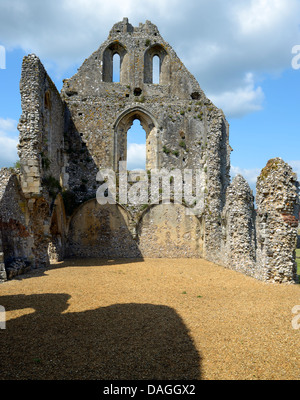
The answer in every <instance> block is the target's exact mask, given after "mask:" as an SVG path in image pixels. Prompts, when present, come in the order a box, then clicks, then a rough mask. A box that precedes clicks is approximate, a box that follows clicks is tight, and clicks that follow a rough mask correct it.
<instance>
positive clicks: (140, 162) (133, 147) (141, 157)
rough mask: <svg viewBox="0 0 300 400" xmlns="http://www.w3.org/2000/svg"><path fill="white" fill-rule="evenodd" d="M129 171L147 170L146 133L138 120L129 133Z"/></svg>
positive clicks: (134, 122) (135, 120) (134, 121)
mask: <svg viewBox="0 0 300 400" xmlns="http://www.w3.org/2000/svg"><path fill="white" fill-rule="evenodd" d="M127 169H128V170H129V171H132V170H134V169H140V170H145V169H146V132H145V130H144V128H143V127H142V125H141V122H140V121H139V120H138V119H137V118H136V119H134V120H133V123H132V125H131V127H130V128H129V129H128V132H127Z"/></svg>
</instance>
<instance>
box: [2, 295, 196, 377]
mask: <svg viewBox="0 0 300 400" xmlns="http://www.w3.org/2000/svg"><path fill="white" fill-rule="evenodd" d="M69 299H70V296H69V295H68V294H35V295H28V296H26V295H16V296H2V297H0V304H1V305H3V306H4V307H5V309H6V311H9V310H18V309H24V308H30V309H34V312H33V310H28V311H31V313H29V314H27V315H24V316H21V317H18V318H15V319H12V320H8V321H7V323H6V330H2V331H0V346H1V352H0V376H1V378H0V379H5V380H10V379H21V380H23V379H34V380H37V379H52V380H58V379H68V380H77V379H83V380H86V379H100V380H104V379H107V380H116V379H120V380H144V379H151V380H152V379H156V380H162V379H167V380H192V379H201V359H200V355H199V353H198V351H197V349H196V348H195V346H194V343H193V341H192V339H191V337H190V336H189V332H188V330H187V328H186V326H185V324H184V323H183V321H182V319H181V317H180V316H179V315H178V314H177V313H176V312H175V310H173V309H172V308H170V307H167V306H163V305H151V304H115V305H111V306H108V307H103V308H98V309H96V310H88V311H84V312H70V313H68V312H67V309H68V301H69Z"/></svg>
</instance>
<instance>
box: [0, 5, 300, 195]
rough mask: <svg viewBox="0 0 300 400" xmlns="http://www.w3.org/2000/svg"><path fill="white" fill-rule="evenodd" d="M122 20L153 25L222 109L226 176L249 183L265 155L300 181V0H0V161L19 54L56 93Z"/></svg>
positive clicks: (13, 132) (4, 161) (139, 146)
mask: <svg viewBox="0 0 300 400" xmlns="http://www.w3.org/2000/svg"><path fill="white" fill-rule="evenodd" d="M123 17H128V18H129V22H130V23H132V24H133V25H134V26H138V24H139V22H145V21H146V20H151V21H152V22H153V23H154V24H156V25H157V26H158V29H159V30H160V33H161V35H162V36H163V38H164V39H165V40H166V41H167V42H169V43H170V45H171V46H172V47H173V48H174V50H175V51H176V53H177V55H178V56H179V57H180V58H181V60H182V61H183V62H184V64H185V66H186V67H187V68H188V69H189V70H190V72H191V73H192V74H193V75H194V76H195V77H196V79H197V80H198V82H199V84H200V86H201V87H202V89H203V90H204V91H205V93H206V95H207V96H208V97H209V98H210V99H211V100H212V101H213V102H214V104H215V105H216V106H218V107H220V108H222V109H223V111H224V113H225V115H226V117H227V120H228V122H229V124H230V144H231V147H232V148H233V150H234V151H233V152H232V154H231V164H232V176H234V175H235V174H237V173H241V174H242V175H243V176H244V177H245V178H246V179H247V180H248V182H249V184H250V185H251V187H252V188H253V189H254V187H255V180H256V177H257V175H258V174H259V172H260V170H261V169H262V168H263V167H264V166H265V164H266V163H267V161H268V160H269V159H270V158H273V157H281V158H283V159H284V160H285V161H287V162H289V163H290V164H291V165H292V167H293V169H294V171H295V172H297V173H298V176H299V177H300V152H299V148H300V146H299V143H300V141H299V115H300V69H297V70H296V69H293V68H292V59H293V57H295V54H292V49H293V47H294V46H296V45H300V28H299V27H300V0H244V1H243V2H241V1H240V0H227V1H226V2H225V1H224V0H209V1H208V0H205V1H204V0H186V1H185V2H182V1H179V0H161V1H159V2H157V1H153V0H144V1H143V2H140V1H138V0H122V1H119V0H111V1H110V2H106V1H103V0H73V1H71V0H52V1H51V2H42V1H40V0H2V1H1V3H0V45H2V46H4V48H5V50H6V69H0V167H4V166H10V165H12V164H13V163H14V162H15V160H16V159H17V151H16V145H17V141H18V131H17V124H18V120H19V117H20V114H21V104H20V94H19V81H20V75H21V63H22V58H23V56H24V55H26V54H29V53H35V54H36V55H37V56H39V57H40V59H41V61H42V62H43V64H44V65H45V68H46V69H47V71H48V73H49V75H50V76H51V78H52V79H53V81H54V83H55V84H56V86H57V88H58V89H59V90H60V89H61V87H62V80H63V79H64V78H69V77H71V76H72V75H73V74H74V73H76V71H77V68H78V67H79V66H80V65H81V64H82V62H83V61H84V59H85V58H87V57H88V56H89V55H90V54H91V53H92V52H93V51H95V50H96V49H97V48H98V47H99V46H100V45H101V43H102V42H104V41H105V40H106V38H107V36H108V33H109V30H110V29H111V27H112V25H113V24H114V23H115V22H117V21H120V20H122V19H123ZM0 49H1V48H0ZM0 54H1V53H0ZM298 64H299V67H300V59H299V60H298ZM0 66H1V60H0ZM133 128H134V132H132V131H130V132H129V133H128V136H129V157H130V160H131V161H132V163H131V168H132V167H134V166H137V167H139V166H140V165H142V164H141V163H143V154H144V152H143V145H144V140H145V135H144V132H142V131H140V127H139V123H138V122H136V123H135V124H134V127H133Z"/></svg>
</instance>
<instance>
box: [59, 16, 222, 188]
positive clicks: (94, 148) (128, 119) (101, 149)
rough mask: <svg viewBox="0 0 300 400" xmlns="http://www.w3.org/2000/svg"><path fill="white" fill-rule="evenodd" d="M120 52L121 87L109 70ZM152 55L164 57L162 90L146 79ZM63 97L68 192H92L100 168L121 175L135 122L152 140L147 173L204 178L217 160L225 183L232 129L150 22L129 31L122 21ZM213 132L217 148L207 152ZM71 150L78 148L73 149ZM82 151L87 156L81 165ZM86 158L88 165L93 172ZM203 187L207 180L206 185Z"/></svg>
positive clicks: (68, 84) (66, 86)
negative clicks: (196, 172)
mask: <svg viewBox="0 0 300 400" xmlns="http://www.w3.org/2000/svg"><path fill="white" fill-rule="evenodd" d="M115 52H117V53H119V54H120V56H121V64H122V65H121V82H120V83H113V82H111V81H109V80H110V79H111V71H109V68H108V67H107V64H108V63H109V62H111V59H112V55H113V54H114V53H115ZM154 54H159V55H160V57H161V63H162V66H161V70H162V72H161V81H160V83H159V84H153V83H150V79H149V76H148V75H149V68H150V67H149V63H150V60H151V59H152V58H151V57H152V56H153V55H154ZM62 97H63V98H64V100H65V101H66V103H67V106H68V109H69V112H70V115H69V129H68V135H69V138H68V142H69V147H68V148H67V152H68V153H69V154H70V157H69V167H68V173H69V175H70V179H69V185H70V188H72V187H73V188H74V187H76V190H77V189H80V188H79V186H80V180H84V181H86V182H84V183H86V186H88V188H91V187H93V186H94V185H95V184H96V182H95V174H96V173H95V172H96V170H97V168H100V167H102V168H103V167H110V168H113V169H115V170H116V169H117V167H118V162H119V161H120V160H125V159H126V150H127V142H126V134H127V130H128V129H129V127H130V126H131V124H132V122H133V120H134V119H135V118H137V119H140V121H141V123H142V125H143V127H144V128H145V130H146V133H147V141H146V146H147V149H146V153H147V156H148V161H149V160H150V161H149V162H148V164H147V169H152V168H162V167H166V168H168V169H173V168H180V169H184V168H190V169H192V168H193V169H195V168H200V169H201V170H202V171H203V172H204V171H206V170H207V168H208V167H207V164H208V163H210V162H213V160H214V159H215V158H216V157H219V158H220V162H219V163H217V169H218V170H217V171H216V179H219V180H220V177H221V175H222V174H223V170H224V168H223V167H222V165H221V164H222V163H223V159H224V158H225V159H226V161H225V164H226V165H229V151H228V148H229V145H228V129H225V132H224V129H223V126H224V125H227V123H226V120H225V117H224V115H223V113H222V111H220V110H218V109H217V108H216V107H215V106H214V105H213V104H212V103H211V102H210V100H209V99H207V98H206V96H205V95H204V93H203V91H202V90H201V88H200V86H199V84H198V83H197V81H196V80H195V78H194V77H193V76H192V75H191V74H190V73H189V72H188V71H187V69H186V68H185V67H184V65H183V64H182V62H181V61H180V59H179V58H178V57H177V55H176V53H175V52H174V50H173V49H172V48H171V46H170V45H169V44H168V43H166V42H165V41H164V40H163V38H162V37H161V36H160V34H159V32H158V30H157V28H156V26H155V25H153V24H151V23H150V22H146V24H140V26H139V27H132V26H131V25H130V24H128V21H126V19H125V20H124V21H123V22H122V23H118V24H116V25H115V26H114V27H113V29H112V30H111V32H110V35H109V37H108V39H107V40H106V41H105V42H104V43H103V45H102V46H101V47H100V48H99V49H98V50H97V51H96V52H95V53H93V54H92V56H91V57H89V58H88V59H87V60H86V61H85V62H84V63H83V65H82V67H81V68H80V69H79V71H78V73H77V74H76V75H74V76H73V77H72V78H71V79H69V80H66V81H65V83H64V86H63V89H62ZM216 121H217V123H216ZM219 121H221V123H220V122H219ZM218 129H219V132H218V133H217V132H216V131H217V130H218ZM212 132H214V133H213V134H215V136H216V140H215V141H216V146H215V147H213V146H211V147H210V148H209V149H208V145H207V143H208V142H209V141H211V138H210V136H211V134H212ZM224 135H225V136H226V135H227V137H226V138H225V139H223V138H222V137H223V136H224ZM80 141H81V144H80ZM217 141H219V142H220V143H221V142H222V144H220V143H217ZM74 143H78V145H77V144H76V146H75V147H76V148H75V149H74ZM80 146H81V147H82V153H80V154H79V160H78V150H79V149H80ZM85 149H86V153H85V152H84V150H85ZM213 152H216V154H212V153H213ZM76 153H77V157H76ZM81 154H82V156H81ZM153 155H155V156H153ZM86 159H89V160H90V164H91V168H89V169H86V161H85V160H86ZM79 164H81V165H79ZM212 169H213V168H211V170H212ZM92 174H94V175H93V176H91V175H92ZM205 174H206V172H205V173H204V175H205ZM213 174H214V172H211V175H213ZM222 179H223V178H222ZM206 180H208V179H205V176H203V179H202V185H203V186H204V185H205V181H206ZM223 180H224V181H226V180H227V177H225V178H224V179H223ZM222 184H223V183H222ZM226 184H227V183H226V182H225V185H226ZM225 189H226V188H225ZM221 191H224V188H222V189H221Z"/></svg>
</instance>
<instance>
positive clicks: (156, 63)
mask: <svg viewBox="0 0 300 400" xmlns="http://www.w3.org/2000/svg"><path fill="white" fill-rule="evenodd" d="M152 74H153V75H152V83H154V84H155V85H159V76H160V58H159V57H158V56H154V57H153V59H152Z"/></svg>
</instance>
